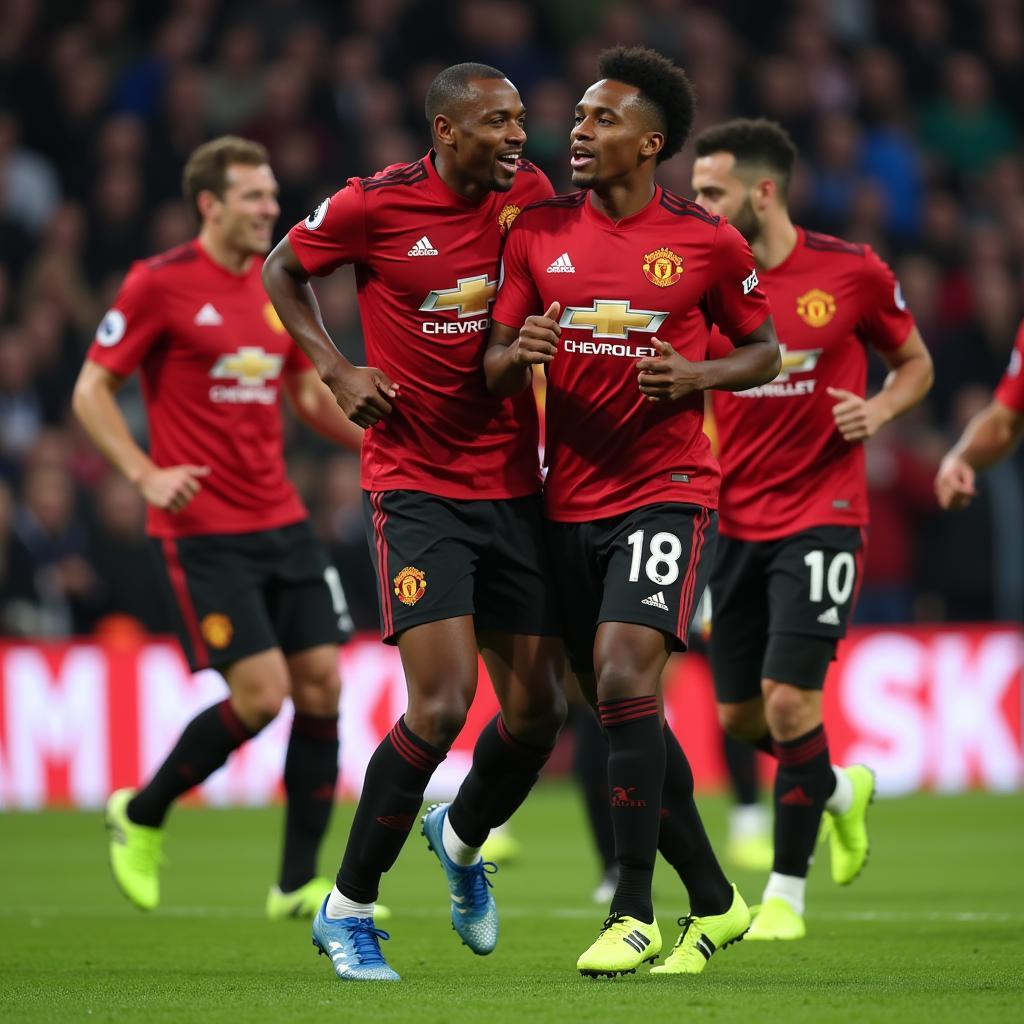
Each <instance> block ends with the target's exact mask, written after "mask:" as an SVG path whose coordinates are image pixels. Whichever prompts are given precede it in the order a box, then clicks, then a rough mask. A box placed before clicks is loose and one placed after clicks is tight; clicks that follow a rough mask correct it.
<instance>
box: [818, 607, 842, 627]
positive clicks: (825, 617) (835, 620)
mask: <svg viewBox="0 0 1024 1024" xmlns="http://www.w3.org/2000/svg"><path fill="white" fill-rule="evenodd" d="M818 621H819V622H820V623H821V624H822V625H823V626H838V625H839V610H838V609H837V608H836V606H835V605H832V607H831V608H829V609H828V610H827V611H824V612H822V613H821V614H820V615H819V616H818Z"/></svg>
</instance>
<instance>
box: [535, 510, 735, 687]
mask: <svg viewBox="0 0 1024 1024" xmlns="http://www.w3.org/2000/svg"><path fill="white" fill-rule="evenodd" d="M547 529H548V542H549V543H548V546H549V549H550V551H551V561H552V565H553V568H554V577H553V579H554V582H555V587H556V590H557V592H558V599H559V609H560V611H561V615H562V621H563V623H564V626H565V642H566V649H567V652H568V655H569V661H570V663H571V664H572V667H573V669H574V671H576V672H593V670H594V639H595V637H596V636H597V627H598V625H599V623H602V622H632V623H636V624H638V625H641V626H650V627H651V628H652V629H657V630H659V631H660V632H662V633H665V634H666V635H667V636H670V637H671V638H672V643H673V646H674V647H675V649H676V650H680V651H685V650H686V644H687V634H688V633H689V631H690V622H691V621H692V619H693V613H694V610H695V608H696V607H697V603H698V602H699V600H700V596H701V594H702V593H703V592H704V588H705V587H706V586H707V581H708V576H709V574H710V571H711V561H712V556H713V554H714V546H715V538H716V535H717V529H718V515H717V513H716V512H714V511H713V510H712V509H708V508H704V507H702V506H700V505H684V504H680V503H676V502H660V503H658V504H654V505H644V506H642V507H641V508H636V509H632V510H631V511H629V512H624V513H622V514H621V515H617V516H611V517H610V518H608V519H597V520H594V521H593V522H589V523H556V522H549V523H548V527H547Z"/></svg>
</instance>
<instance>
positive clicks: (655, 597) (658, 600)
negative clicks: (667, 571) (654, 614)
mask: <svg viewBox="0 0 1024 1024" xmlns="http://www.w3.org/2000/svg"><path fill="white" fill-rule="evenodd" d="M640 603H641V604H647V605H650V606H651V607H652V608H660V609H661V610H662V611H663V612H667V611H668V605H667V604H665V594H664V591H661V590H659V591H658V592H657V593H656V594H651V596H650V597H645V598H644V599H643V600H642V601H641V602H640Z"/></svg>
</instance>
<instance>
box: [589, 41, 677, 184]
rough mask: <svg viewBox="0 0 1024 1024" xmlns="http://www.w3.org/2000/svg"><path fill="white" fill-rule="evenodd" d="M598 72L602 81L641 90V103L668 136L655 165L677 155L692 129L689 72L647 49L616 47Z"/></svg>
mask: <svg viewBox="0 0 1024 1024" xmlns="http://www.w3.org/2000/svg"><path fill="white" fill-rule="evenodd" d="M597 69H598V72H599V74H600V75H601V77H602V78H613V79H615V81H616V82H625V84H626V85H632V86H634V87H635V88H637V89H639V90H640V101H641V103H643V104H644V105H645V106H646V108H647V110H648V112H649V113H650V115H651V119H652V121H653V122H654V123H655V124H656V125H657V127H658V130H659V131H663V132H664V133H665V145H664V146H662V148H661V150H660V152H659V153H658V156H657V158H656V161H655V162H656V163H659V164H660V163H661V162H662V161H664V160H668V158H669V157H672V156H675V155H676V153H678V152H679V150H681V149H682V148H683V146H684V144H685V143H686V140H687V138H688V137H689V134H690V129H691V128H692V127H693V112H694V108H695V107H696V104H697V97H696V94H695V93H694V91H693V85H692V84H691V82H690V79H689V78H688V77H687V76H686V72H685V71H684V70H683V69H682V68H681V67H678V66H677V65H675V64H673V63H672V61H670V60H669V59H668V57H663V56H662V55H661V54H660V53H658V51H657V50H649V49H648V48H647V47H645V46H616V47H613V48H612V49H610V50H604V51H602V53H601V56H600V57H599V58H598V63H597Z"/></svg>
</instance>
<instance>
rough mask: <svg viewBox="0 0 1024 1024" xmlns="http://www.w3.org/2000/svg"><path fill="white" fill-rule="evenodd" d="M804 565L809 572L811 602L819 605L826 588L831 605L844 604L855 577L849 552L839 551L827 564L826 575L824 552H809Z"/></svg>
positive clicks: (850, 591)
mask: <svg viewBox="0 0 1024 1024" xmlns="http://www.w3.org/2000/svg"><path fill="white" fill-rule="evenodd" d="M804 565H806V566H808V567H809V568H810V570H811V600H812V601H814V602H815V603H820V602H821V599H822V596H823V594H824V589H825V587H826V586H827V587H828V596H829V600H830V601H831V602H832V603H833V604H846V602H847V601H848V600H849V597H850V594H852V593H853V584H854V582H855V580H856V577H857V569H856V566H855V564H854V561H853V555H851V554H850V552H849V551H840V552H839V554H837V555H836V556H835V557H834V558H833V559H832V561H831V562H830V563H829V567H828V572H827V573H826V572H825V552H824V551H820V550H819V551H809V552H808V553H807V554H806V555H804Z"/></svg>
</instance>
